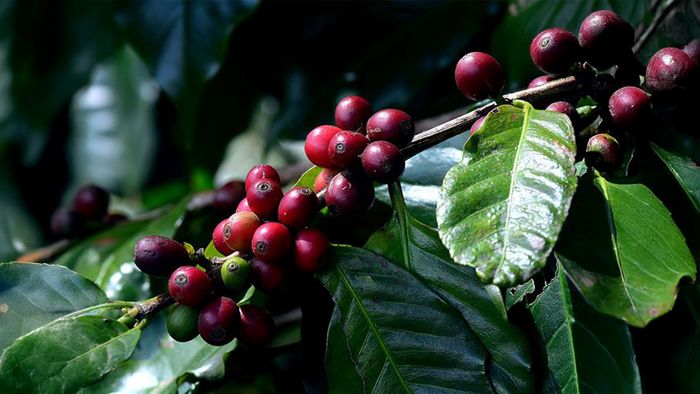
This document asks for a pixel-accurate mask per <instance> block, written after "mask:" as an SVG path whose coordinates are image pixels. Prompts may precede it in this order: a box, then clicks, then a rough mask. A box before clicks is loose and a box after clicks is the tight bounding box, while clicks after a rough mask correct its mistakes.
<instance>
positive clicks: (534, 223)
mask: <svg viewBox="0 0 700 394" xmlns="http://www.w3.org/2000/svg"><path fill="white" fill-rule="evenodd" d="M517 105H518V106H517V107H516V106H511V105H503V106H500V107H498V110H497V111H495V112H491V113H490V114H489V115H488V116H487V118H486V121H485V122H484V125H483V126H482V128H481V129H480V130H479V132H478V133H476V134H474V135H473V136H472V137H471V138H470V139H469V140H468V141H467V143H466V145H465V146H464V157H463V158H462V161H461V162H460V163H459V164H457V165H456V166H454V167H453V168H452V169H450V171H448V172H447V175H446V176H445V180H444V183H443V185H442V188H441V190H440V196H439V199H438V206H437V221H438V229H439V233H440V238H441V239H442V241H443V243H444V244H445V246H447V248H448V249H449V251H450V255H452V257H453V258H454V260H455V261H456V262H457V263H459V264H464V265H469V266H472V267H474V268H476V273H477V274H478V275H479V277H480V278H481V279H482V280H483V281H484V282H492V283H494V284H496V285H499V286H507V287H510V286H514V285H517V284H520V283H523V282H525V281H526V280H528V279H529V278H530V277H531V276H532V275H534V274H535V273H536V272H537V271H539V270H540V269H541V268H542V267H543V266H544V263H545V259H546V257H547V256H548V255H549V253H550V251H551V250H552V247H553V246H554V243H555V242H556V239H557V236H558V235H559V231H560V229H561V226H562V224H563V223H564V219H565V218H566V215H567V212H568V210H569V205H570V203H571V198H572V196H573V193H574V189H575V187H576V176H575V171H574V155H575V149H576V146H575V141H574V130H573V127H572V126H571V122H570V121H569V119H568V118H567V117H566V116H562V115H561V114H558V113H555V112H552V111H539V110H535V109H533V108H532V106H531V105H530V104H528V103H525V102H518V103H517Z"/></svg>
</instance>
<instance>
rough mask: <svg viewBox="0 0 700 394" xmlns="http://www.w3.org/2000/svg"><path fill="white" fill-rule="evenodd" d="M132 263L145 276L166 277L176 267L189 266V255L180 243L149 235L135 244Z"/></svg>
mask: <svg viewBox="0 0 700 394" xmlns="http://www.w3.org/2000/svg"><path fill="white" fill-rule="evenodd" d="M134 263H136V266H137V267H139V269H140V270H141V271H143V272H144V273H145V274H148V275H152V276H162V277H168V276H170V274H171V273H172V272H173V271H175V269H176V268H177V267H180V266H183V265H188V264H190V255H189V253H188V252H187V249H185V247H184V246H182V244H181V243H179V242H177V241H175V240H172V239H170V238H166V237H161V236H159V235H151V236H148V237H144V238H141V239H140V240H139V241H138V242H136V246H135V247H134Z"/></svg>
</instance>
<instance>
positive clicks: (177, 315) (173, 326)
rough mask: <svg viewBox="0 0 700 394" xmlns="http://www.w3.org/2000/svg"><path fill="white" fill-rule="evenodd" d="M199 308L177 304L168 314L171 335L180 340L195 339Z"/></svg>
mask: <svg viewBox="0 0 700 394" xmlns="http://www.w3.org/2000/svg"><path fill="white" fill-rule="evenodd" d="M198 317H199V310H197V308H193V307H191V306H187V305H175V307H174V308H173V310H172V311H170V314H169V315H168V321H167V327H168V334H170V337H171V338H173V339H174V340H176V341H178V342H187V341H189V340H192V339H194V338H195V337H196V336H197V335H198V334H199V331H198V330H197V319H198Z"/></svg>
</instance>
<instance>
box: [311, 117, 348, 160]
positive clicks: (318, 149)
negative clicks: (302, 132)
mask: <svg viewBox="0 0 700 394" xmlns="http://www.w3.org/2000/svg"><path fill="white" fill-rule="evenodd" d="M341 131H343V130H341V129H339V128H337V127H335V126H328V125H326V126H318V127H316V128H315V129H313V130H311V132H309V134H308V135H307V136H306V142H305V143H304V153H306V157H307V158H308V159H309V160H310V161H311V162H312V163H314V164H316V165H317V166H319V167H325V168H336V167H337V166H336V165H335V163H334V162H333V160H331V157H330V156H329V155H328V144H329V143H330V142H331V139H333V137H335V135H336V134H338V133H340V132H341Z"/></svg>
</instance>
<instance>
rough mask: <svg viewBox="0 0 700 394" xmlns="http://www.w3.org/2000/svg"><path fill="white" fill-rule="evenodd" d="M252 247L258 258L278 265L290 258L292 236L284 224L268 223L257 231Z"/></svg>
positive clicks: (251, 243)
mask: <svg viewBox="0 0 700 394" xmlns="http://www.w3.org/2000/svg"><path fill="white" fill-rule="evenodd" d="M250 245H251V248H252V249H253V254H254V255H255V257H256V258H258V259H260V260H263V261H266V262H268V263H277V262H280V261H282V259H284V258H285V257H288V256H289V250H290V248H291V245H292V236H291V234H290V233H289V230H288V229H287V227H286V226H285V225H283V224H282V223H277V222H267V223H265V224H263V225H262V226H260V227H258V229H257V230H255V234H253V239H252V240H251V242H250Z"/></svg>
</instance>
